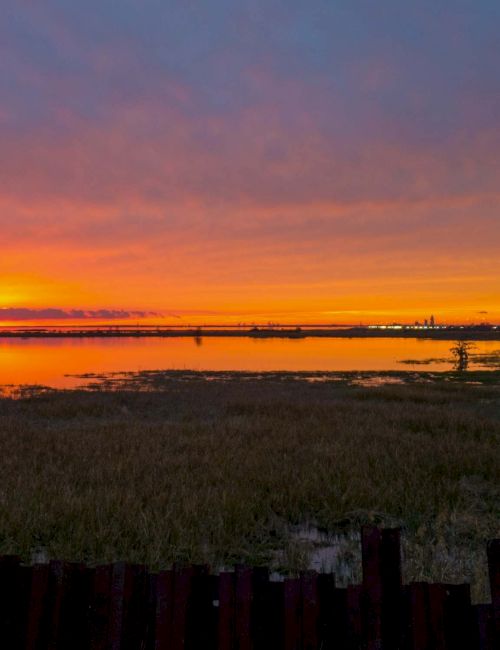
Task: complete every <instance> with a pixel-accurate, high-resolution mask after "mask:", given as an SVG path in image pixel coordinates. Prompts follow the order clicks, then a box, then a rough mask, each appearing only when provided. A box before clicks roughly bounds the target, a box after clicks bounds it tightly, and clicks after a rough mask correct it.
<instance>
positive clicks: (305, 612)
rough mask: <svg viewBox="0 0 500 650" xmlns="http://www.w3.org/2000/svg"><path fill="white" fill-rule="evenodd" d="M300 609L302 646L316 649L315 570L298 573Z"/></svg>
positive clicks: (317, 621)
mask: <svg viewBox="0 0 500 650" xmlns="http://www.w3.org/2000/svg"><path fill="white" fill-rule="evenodd" d="M300 587H301V590H300V591H301V594H300V595H301V605H302V607H301V609H302V648H303V650H316V648H317V647H318V623H319V602H318V575H317V573H316V571H304V572H303V573H301V575H300Z"/></svg>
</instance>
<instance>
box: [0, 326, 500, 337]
mask: <svg viewBox="0 0 500 650" xmlns="http://www.w3.org/2000/svg"><path fill="white" fill-rule="evenodd" d="M198 337H199V338H214V337H216V338H253V339H270V338H281V339H305V338H336V339H338V338H350V339H351V338H404V339H433V340H438V341H456V340H473V341H500V328H493V327H489V328H485V327H484V326H477V327H453V326H450V327H447V328H446V329H422V330H417V329H409V328H408V329H391V328H388V329H378V328H373V329H372V328H367V327H352V328H347V329H325V328H317V329H302V328H276V329H269V328H252V329H224V330H221V329H209V328H206V329H205V328H192V329H152V328H147V329H143V328H125V327H120V328H116V327H110V328H102V329H69V330H57V329H50V328H47V329H46V330H45V329H26V330H16V329H5V330H3V331H2V330H1V329H0V340H1V339H47V338H50V339H54V338H56V339H77V338H107V339H114V338H198Z"/></svg>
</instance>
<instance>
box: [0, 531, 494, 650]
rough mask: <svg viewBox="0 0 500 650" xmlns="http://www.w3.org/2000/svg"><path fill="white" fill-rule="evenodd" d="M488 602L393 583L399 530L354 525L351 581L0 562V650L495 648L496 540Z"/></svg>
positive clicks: (445, 589)
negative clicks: (358, 534) (357, 549)
mask: <svg viewBox="0 0 500 650" xmlns="http://www.w3.org/2000/svg"><path fill="white" fill-rule="evenodd" d="M487 557H488V566H489V575H490V584H491V596H492V602H491V604H484V605H472V604H471V599H470V588H469V585H467V584H461V585H449V584H429V583H412V584H408V585H403V584H402V580H401V555H400V532H399V530H397V529H385V530H381V529H379V528H375V527H365V528H363V529H362V558H363V559H362V562H363V582H362V584H360V585H352V586H348V587H347V588H340V587H337V586H336V585H335V577H334V575H332V574H317V573H315V572H312V571H310V572H305V573H302V574H301V575H300V576H299V577H296V578H286V579H285V580H283V581H273V580H270V579H269V572H268V570H267V569H265V568H262V567H256V568H250V567H247V566H236V567H235V570H234V571H231V572H222V573H220V574H219V575H213V574H211V573H210V571H209V568H208V567H207V566H187V567H175V568H174V569H171V570H167V571H161V572H159V573H151V572H149V571H148V570H147V568H146V567H145V566H142V565H130V564H123V563H118V564H112V565H106V566H98V567H93V568H90V567H86V566H84V565H82V564H75V563H66V562H60V561H52V562H50V563H49V564H40V565H34V566H25V565H23V564H21V562H20V560H19V558H17V557H13V556H4V557H1V558H0V648H1V649H2V650H49V649H50V650H60V649H64V650H181V649H182V650H193V649H197V650H198V649H199V650H251V649H254V650H268V649H269V650H302V649H304V650H305V649H307V650H330V649H331V650H343V649H346V650H351V649H352V650H355V649H356V650H357V649H363V650H376V649H377V650H378V649H382V650H396V649H404V650H434V649H436V650H448V649H454V650H455V649H456V650H468V649H471V650H499V649H500V540H494V541H492V542H490V543H489V545H488V554H487Z"/></svg>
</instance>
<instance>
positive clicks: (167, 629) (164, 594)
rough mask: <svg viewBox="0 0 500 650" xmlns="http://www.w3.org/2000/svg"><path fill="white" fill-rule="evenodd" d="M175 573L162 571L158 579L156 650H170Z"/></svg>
mask: <svg viewBox="0 0 500 650" xmlns="http://www.w3.org/2000/svg"><path fill="white" fill-rule="evenodd" d="M173 589H174V574H173V571H161V572H160V573H159V574H158V576H157V578H156V611H155V632H154V638H155V646H154V647H155V650H168V648H169V647H170V640H171V637H172V612H173V608H174V607H173V602H174V593H173Z"/></svg>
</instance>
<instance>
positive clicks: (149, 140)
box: [0, 0, 500, 323]
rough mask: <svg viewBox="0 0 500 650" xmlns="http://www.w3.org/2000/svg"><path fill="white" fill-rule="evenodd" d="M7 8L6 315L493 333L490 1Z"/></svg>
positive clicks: (0, 244) (1, 187) (0, 91)
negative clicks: (485, 328)
mask: <svg viewBox="0 0 500 650" xmlns="http://www.w3.org/2000/svg"><path fill="white" fill-rule="evenodd" d="M0 6H1V10H2V20H1V21H0V319H3V320H4V321H10V320H13V321H17V320H21V321H22V320H30V319H43V318H52V317H54V315H57V318H59V317H61V318H73V317H76V316H78V317H82V318H89V319H92V318H97V317H99V318H103V317H104V316H103V314H107V315H108V316H109V317H110V318H113V317H120V318H121V317H124V318H127V317H130V318H134V319H137V318H158V317H159V316H158V315H159V314H161V315H162V318H164V319H165V322H170V321H172V322H242V321H244V322H267V321H269V320H272V321H278V322H283V323H284V322H337V323H358V322H366V323H368V322H372V323H375V322H388V321H391V322H392V321H404V322H407V321H408V322H409V321H413V320H415V319H420V320H422V319H423V318H428V317H429V316H430V314H431V313H432V314H434V315H435V316H436V318H437V320H440V321H442V322H444V321H446V322H480V321H485V320H487V321H491V322H500V255H499V251H500V211H499V208H500V154H499V152H500V75H499V74H498V70H499V69H500V39H499V38H498V26H499V24H500V3H498V2H497V0H470V1H469V0H433V1H432V2H431V1H427V0H415V2H411V3H410V2H401V0H379V1H377V2H376V1H374V0H265V1H263V0H251V1H250V0H249V1H246V0H245V1H243V0H211V1H210V2H207V1H206V0H205V1H201V0H199V1H197V0H183V1H174V0H120V1H119V2H118V1H112V0H85V1H82V0H72V1H71V2H67V0H44V2H35V1H29V0H0ZM2 314H3V316H2ZM113 314H115V316H113Z"/></svg>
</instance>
